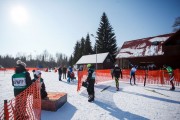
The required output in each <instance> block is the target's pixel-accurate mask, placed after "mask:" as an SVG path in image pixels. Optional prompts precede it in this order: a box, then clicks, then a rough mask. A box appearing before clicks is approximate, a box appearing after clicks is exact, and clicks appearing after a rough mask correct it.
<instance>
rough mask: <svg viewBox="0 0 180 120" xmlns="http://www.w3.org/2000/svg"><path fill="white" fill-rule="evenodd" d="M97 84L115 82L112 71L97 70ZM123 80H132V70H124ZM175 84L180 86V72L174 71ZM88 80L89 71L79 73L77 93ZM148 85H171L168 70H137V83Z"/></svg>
mask: <svg viewBox="0 0 180 120" xmlns="http://www.w3.org/2000/svg"><path fill="white" fill-rule="evenodd" d="M95 72H96V83H99V82H105V81H109V80H113V78H112V76H111V70H110V69H107V70H96V71H95ZM122 74H123V78H122V79H121V78H120V80H121V81H126V82H129V80H130V69H123V70H122ZM174 74H175V75H174V78H175V79H174V83H175V85H176V86H179V83H180V70H179V69H176V70H174ZM86 78H87V71H78V86H77V91H79V90H80V88H81V85H82V82H83V81H84V80H85V79H86ZM145 80H146V84H166V85H169V84H170V82H169V75H168V73H167V72H166V70H137V71H136V83H144V81H145Z"/></svg>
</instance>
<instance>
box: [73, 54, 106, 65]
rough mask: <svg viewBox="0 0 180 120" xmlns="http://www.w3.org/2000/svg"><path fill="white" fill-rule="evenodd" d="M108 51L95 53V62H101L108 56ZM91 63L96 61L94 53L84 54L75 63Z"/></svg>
mask: <svg viewBox="0 0 180 120" xmlns="http://www.w3.org/2000/svg"><path fill="white" fill-rule="evenodd" d="M108 54H109V52H107V53H99V54H97V63H103V62H104V60H105V59H106V57H107V56H108ZM89 63H91V64H93V63H96V54H92V55H84V56H82V57H81V58H80V59H79V60H78V61H77V63H76V64H89Z"/></svg>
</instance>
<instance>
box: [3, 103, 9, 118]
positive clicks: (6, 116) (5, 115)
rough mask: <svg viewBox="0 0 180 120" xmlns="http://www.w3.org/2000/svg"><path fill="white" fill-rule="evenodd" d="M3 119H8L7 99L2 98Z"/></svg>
mask: <svg viewBox="0 0 180 120" xmlns="http://www.w3.org/2000/svg"><path fill="white" fill-rule="evenodd" d="M4 120H9V112H8V105H7V100H4Z"/></svg>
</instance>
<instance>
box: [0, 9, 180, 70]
mask: <svg viewBox="0 0 180 120" xmlns="http://www.w3.org/2000/svg"><path fill="white" fill-rule="evenodd" d="M172 27H173V31H174V32H175V31H178V30H180V17H177V18H176V19H175V22H174V24H173V26H172ZM90 36H91V37H93V39H94V40H95V44H94V45H93V46H92V44H91V40H90ZM119 50H120V48H118V47H117V42H116V36H115V33H114V30H113V27H112V26H111V25H110V22H109V20H108V17H107V15H106V13H105V12H103V14H102V16H101V18H100V24H99V27H98V29H97V32H96V35H93V34H89V33H87V35H86V37H82V38H81V39H80V40H79V41H77V42H76V44H75V46H74V51H73V53H72V55H71V56H70V57H69V58H68V57H67V56H66V55H65V54H62V53H56V54H55V56H53V55H52V54H50V53H48V51H47V50H44V52H43V53H42V54H40V55H37V56H36V57H35V58H33V57H32V55H31V54H30V55H22V54H20V53H18V54H17V56H16V57H12V56H10V55H6V56H1V55H0V65H2V66H3V67H13V66H14V65H15V64H16V63H15V62H16V61H17V60H18V59H21V60H22V61H24V62H25V63H26V64H27V65H28V67H49V68H53V67H58V66H60V65H61V66H69V65H70V66H73V65H74V64H76V62H77V61H78V60H79V59H80V58H81V57H82V56H83V55H89V54H96V53H105V52H109V54H110V55H111V56H112V58H113V59H114V61H115V56H116V54H117V53H118V51H119Z"/></svg>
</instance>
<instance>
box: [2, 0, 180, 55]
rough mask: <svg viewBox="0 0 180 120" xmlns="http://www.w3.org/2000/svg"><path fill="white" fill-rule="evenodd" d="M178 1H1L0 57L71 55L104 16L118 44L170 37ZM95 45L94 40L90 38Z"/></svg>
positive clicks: (95, 29) (178, 12)
mask: <svg viewBox="0 0 180 120" xmlns="http://www.w3.org/2000/svg"><path fill="white" fill-rule="evenodd" d="M179 6H180V1H179V0H0V47H1V50H0V55H6V54H8V55H12V56H14V57H15V56H16V55H17V53H23V54H26V55H29V54H32V55H33V56H35V55H37V54H41V53H42V52H43V51H44V50H47V51H48V52H49V53H50V54H52V55H54V56H55V54H56V53H57V52H58V53H63V54H66V55H67V56H68V57H69V56H70V55H71V54H72V53H73V50H74V46H75V43H76V42H77V41H78V40H80V39H81V38H82V37H86V35H87V33H89V34H94V35H95V36H96V32H97V29H98V27H99V23H100V18H101V16H102V14H103V12H105V13H106V14H107V17H108V19H109V22H110V24H111V26H112V27H113V29H114V32H115V35H116V39H117V45H118V47H121V46H122V44H123V43H124V42H125V41H129V40H135V39H140V38H145V37H151V36H156V35H160V34H166V33H171V32H172V29H173V28H172V25H173V23H174V21H175V18H176V17H179V16H180V7H179ZM90 39H91V42H92V46H94V38H92V37H91V38H90Z"/></svg>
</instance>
